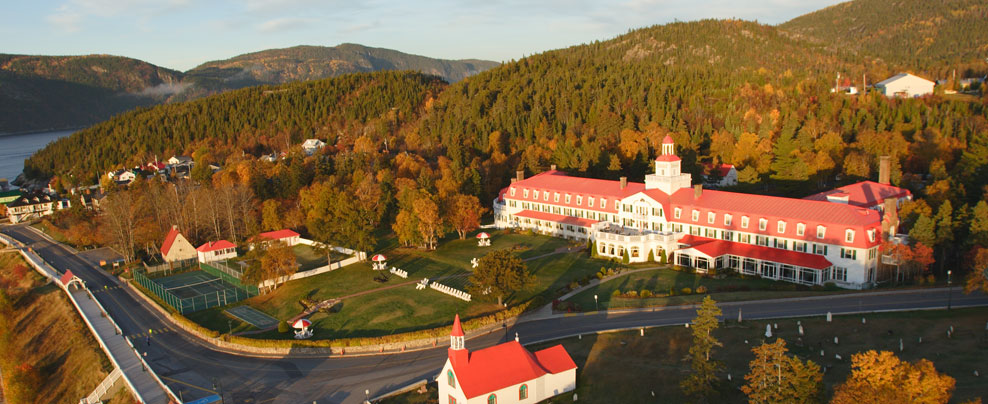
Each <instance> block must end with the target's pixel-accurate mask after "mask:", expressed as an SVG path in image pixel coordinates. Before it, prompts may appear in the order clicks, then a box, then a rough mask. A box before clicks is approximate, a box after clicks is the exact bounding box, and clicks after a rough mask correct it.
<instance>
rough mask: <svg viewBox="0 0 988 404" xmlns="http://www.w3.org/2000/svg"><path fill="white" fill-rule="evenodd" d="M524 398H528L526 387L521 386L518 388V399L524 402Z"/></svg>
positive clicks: (525, 385) (524, 385)
mask: <svg viewBox="0 0 988 404" xmlns="http://www.w3.org/2000/svg"><path fill="white" fill-rule="evenodd" d="M526 398H528V385H527V384H523V385H521V387H519V388H518V399H519V400H524V399H526Z"/></svg>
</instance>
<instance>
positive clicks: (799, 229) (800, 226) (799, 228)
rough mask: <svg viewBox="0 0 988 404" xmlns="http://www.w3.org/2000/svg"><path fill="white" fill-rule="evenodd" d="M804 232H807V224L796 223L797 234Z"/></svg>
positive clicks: (800, 234)
mask: <svg viewBox="0 0 988 404" xmlns="http://www.w3.org/2000/svg"><path fill="white" fill-rule="evenodd" d="M804 233H806V225H805V224H802V223H796V235H797V236H802V235H803V234H804Z"/></svg>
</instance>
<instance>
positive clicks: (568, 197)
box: [566, 194, 570, 203]
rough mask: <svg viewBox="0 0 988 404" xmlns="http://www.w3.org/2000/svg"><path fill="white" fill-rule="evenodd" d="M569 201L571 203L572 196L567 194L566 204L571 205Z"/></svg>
mask: <svg viewBox="0 0 988 404" xmlns="http://www.w3.org/2000/svg"><path fill="white" fill-rule="evenodd" d="M569 201H570V195H569V194H566V203H569Z"/></svg>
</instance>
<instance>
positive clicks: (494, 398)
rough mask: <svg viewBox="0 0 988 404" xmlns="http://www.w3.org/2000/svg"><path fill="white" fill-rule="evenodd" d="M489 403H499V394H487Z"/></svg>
mask: <svg viewBox="0 0 988 404" xmlns="http://www.w3.org/2000/svg"><path fill="white" fill-rule="evenodd" d="M487 404H497V396H495V395H493V394H491V395H489V396H487Z"/></svg>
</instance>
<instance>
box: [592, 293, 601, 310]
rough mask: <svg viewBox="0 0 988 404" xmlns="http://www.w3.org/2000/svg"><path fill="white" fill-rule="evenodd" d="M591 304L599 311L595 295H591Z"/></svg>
mask: <svg viewBox="0 0 988 404" xmlns="http://www.w3.org/2000/svg"><path fill="white" fill-rule="evenodd" d="M593 306H594V308H596V309H597V311H600V305H599V304H597V295H593Z"/></svg>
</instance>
